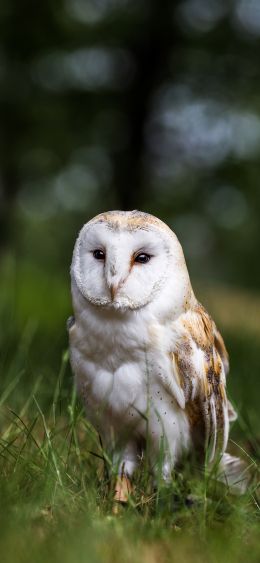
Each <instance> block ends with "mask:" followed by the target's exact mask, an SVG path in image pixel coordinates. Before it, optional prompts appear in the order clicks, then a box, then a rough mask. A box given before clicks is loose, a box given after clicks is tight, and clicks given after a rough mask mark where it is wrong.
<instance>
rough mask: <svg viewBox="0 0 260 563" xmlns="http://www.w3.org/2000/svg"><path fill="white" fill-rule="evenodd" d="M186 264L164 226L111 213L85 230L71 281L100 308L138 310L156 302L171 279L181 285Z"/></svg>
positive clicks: (150, 219)
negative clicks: (181, 273)
mask: <svg viewBox="0 0 260 563" xmlns="http://www.w3.org/2000/svg"><path fill="white" fill-rule="evenodd" d="M183 263H184V264H185V262H184V259H183V254H182V250H181V247H180V244H179V243H178V241H177V238H176V237H175V235H174V234H173V233H172V231H171V230H170V229H169V228H168V227H166V225H164V223H162V222H161V221H159V220H158V219H156V218H153V217H152V216H151V215H146V214H143V213H137V212H109V213H107V214H102V215H101V216H97V217H96V218H94V219H92V220H91V221H90V222H89V223H87V224H86V225H85V226H84V227H83V228H82V230H81V232H80V234H79V237H78V239H77V242H76V245H75V249H74V255H73V262H72V278H73V279H74V280H75V282H76V285H77V287H78V289H79V290H80V292H81V294H82V295H83V296H84V298H85V299H87V300H88V301H89V302H90V303H92V304H94V305H96V306H100V307H109V308H113V309H122V310H123V309H139V308H142V307H145V306H146V305H148V304H149V303H150V302H151V301H153V300H154V299H156V296H158V295H159V294H160V293H161V292H162V291H163V289H164V287H165V286H167V285H169V283H171V282H170V280H171V276H173V279H172V280H171V281H172V282H174V280H175V282H177V281H178V278H179V274H180V272H181V270H182V267H183ZM185 268H186V266H185ZM167 282H168V284H167ZM173 285H174V283H173Z"/></svg>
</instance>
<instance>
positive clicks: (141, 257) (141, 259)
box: [135, 252, 151, 264]
mask: <svg viewBox="0 0 260 563" xmlns="http://www.w3.org/2000/svg"><path fill="white" fill-rule="evenodd" d="M150 258H151V256H150V254H146V253H145V252H140V254H137V256H136V257H135V262H138V264H147V262H149V260H150Z"/></svg>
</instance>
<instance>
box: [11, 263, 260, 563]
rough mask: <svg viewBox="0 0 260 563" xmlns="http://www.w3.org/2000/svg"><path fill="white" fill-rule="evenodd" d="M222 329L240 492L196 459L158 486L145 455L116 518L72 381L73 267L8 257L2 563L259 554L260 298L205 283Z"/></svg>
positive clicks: (201, 290) (203, 291)
mask: <svg viewBox="0 0 260 563" xmlns="http://www.w3.org/2000/svg"><path fill="white" fill-rule="evenodd" d="M197 294H198V297H199V299H200V300H201V301H202V302H203V303H204V304H205V305H206V306H207V307H208V308H209V311H210V312H211V313H212V316H214V318H215V320H216V321H217V323H218V325H219V328H220V329H221V332H222V334H223V335H224V338H225V341H226V344H227V348H228V350H229V353H230V359H231V372H230V376H229V378H228V389H229V396H230V398H232V400H233V402H234V405H235V406H236V408H237V410H238V413H239V419H238V421H236V422H235V423H234V426H233V428H232V431H231V439H230V451H231V452H232V451H235V452H236V453H238V455H240V456H241V457H243V458H244V459H245V460H246V461H247V462H248V465H250V466H251V471H252V474H253V475H254V478H253V479H252V484H251V486H250V488H249V490H248V492H247V493H246V494H245V495H243V496H241V497H238V496H234V495H232V494H230V492H229V491H228V489H227V487H226V486H224V485H222V484H219V483H217V482H216V481H215V480H214V479H212V478H210V476H208V475H202V474H197V473H196V474H195V473H194V471H192V469H191V468H190V467H184V469H183V471H182V473H178V474H176V475H175V476H174V478H173V481H172V485H171V486H170V487H167V488H165V487H164V486H163V484H160V485H159V487H158V489H157V490H156V491H154V489H153V486H152V482H151V477H150V475H149V468H147V467H146V465H145V462H144V465H143V468H142V470H141V471H139V472H138V473H137V474H136V476H135V488H134V492H133V495H132V498H131V500H130V502H129V504H128V506H127V507H124V508H122V509H121V510H120V511H119V514H118V515H114V514H113V511H112V508H113V501H112V495H111V491H110V488H109V483H108V480H107V477H106V471H105V469H106V467H105V465H106V464H105V463H104V455H103V452H102V449H101V446H100V443H99V438H98V436H97V435H96V433H95V431H94V429H93V428H92V427H91V426H90V425H89V423H88V422H87V420H86V419H85V416H84V413H83V410H82V407H81V404H80V403H79V402H78V400H77V397H76V394H75V390H74V388H73V377H72V373H71V370H70V366H69V356H68V349H67V334H66V328H65V325H66V318H67V316H69V314H70V313H71V305H70V293H69V276H68V277H67V279H66V278H64V277H62V276H61V275H55V272H53V273H52V272H48V271H44V270H41V269H39V268H37V267H36V266H33V265H32V264H31V263H26V261H25V260H23V261H21V262H19V260H15V259H14V258H13V257H12V256H11V255H7V256H5V258H4V260H2V266H1V276H0V319H1V320H0V339H1V381H0V389H1V392H0V423H1V444H0V447H1V456H0V464H1V484H0V491H1V512H0V521H1V525H0V552H1V561H2V562H3V563H16V562H17V563H18V562H19V563H28V562H31V561H32V562H33V563H38V562H39V563H45V562H47V561H48V562H49V563H52V562H53V563H54V562H57V561H63V562H64V563H80V562H93V563H95V562H101V563H117V562H118V563H119V562H120V563H121V562H132V561H134V562H135V563H138V562H142V563H155V562H156V563H167V562H171V561H182V562H185V563H186V562H187V563H189V562H191V561H192V562H195V563H197V562H198V563H199V562H207V563H208V562H209V563H211V562H212V563H215V562H219V561H221V560H225V562H228V563H229V562H236V563H238V562H240V561H241V562H242V561H243V562H244V561H247V562H249V561H250V562H257V561H259V560H260V534H259V531H260V527H259V524H260V500H259V491H258V489H257V484H258V482H259V466H258V460H259V451H260V442H259V437H260V419H259V381H258V378H259V344H260V326H259V315H260V296H259V295H257V294H253V293H247V292H245V291H242V290H241V291H240V290H237V291H234V290H233V289H232V288H231V289H230V288H227V287H225V288H223V287H221V286H219V287H213V286H210V287H205V286H200V284H199V283H197Z"/></svg>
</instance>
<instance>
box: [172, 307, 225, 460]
mask: <svg viewBox="0 0 260 563" xmlns="http://www.w3.org/2000/svg"><path fill="white" fill-rule="evenodd" d="M174 330H175V331H176V337H175V339H174V340H175V346H174V350H173V352H172V353H171V359H172V365H173V373H174V378H175V383H176V384H177V386H178V387H179V392H181V390H182V392H183V396H184V401H185V406H184V408H185V410H186V412H187V415H188V419H189V423H190V428H191V432H192V435H194V436H196V438H197V439H198V438H199V439H200V441H203V447H206V448H207V450H208V451H209V460H210V461H212V460H213V459H214V457H215V454H216V452H219V451H221V452H224V451H225V449H226V445H227V440H228V433H229V418H230V419H232V415H234V416H233V420H234V418H235V411H234V410H233V407H232V405H231V404H230V403H229V401H228V400H227V396H226V374H227V372H228V355H227V351H226V348H225V344H224V341H223V339H222V336H221V335H220V333H219V332H218V330H217V328H216V325H215V323H214V321H213V320H212V319H211V317H210V316H209V315H208V313H207V312H206V311H205V309H204V308H203V307H202V306H201V305H200V304H197V305H196V306H195V308H194V309H192V310H189V311H188V312H186V313H184V314H183V315H181V316H180V317H179V319H178V321H177V323H175V328H174ZM182 406H183V405H182ZM229 411H230V413H231V411H232V415H231V414H230V417H229ZM198 435H199V436H198Z"/></svg>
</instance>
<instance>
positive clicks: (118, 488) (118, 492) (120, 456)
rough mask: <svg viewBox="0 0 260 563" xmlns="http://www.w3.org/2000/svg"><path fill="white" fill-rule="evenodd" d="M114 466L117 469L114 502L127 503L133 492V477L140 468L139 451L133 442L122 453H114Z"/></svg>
mask: <svg viewBox="0 0 260 563" xmlns="http://www.w3.org/2000/svg"><path fill="white" fill-rule="evenodd" d="M113 465H114V467H115V468H116V473H117V475H116V482H115V488H114V501H116V502H120V503H126V502H127V501H128V497H129V495H130V494H131V492H132V485H131V477H132V475H133V472H134V470H135V469H136V467H137V466H138V450H137V447H136V445H135V444H134V443H133V442H130V443H128V444H127V445H126V446H125V448H124V449H123V450H121V451H120V452H114V455H113Z"/></svg>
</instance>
